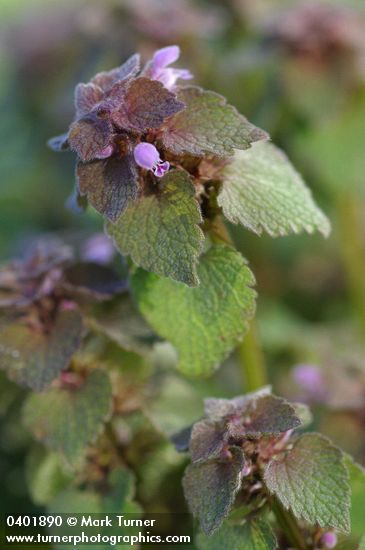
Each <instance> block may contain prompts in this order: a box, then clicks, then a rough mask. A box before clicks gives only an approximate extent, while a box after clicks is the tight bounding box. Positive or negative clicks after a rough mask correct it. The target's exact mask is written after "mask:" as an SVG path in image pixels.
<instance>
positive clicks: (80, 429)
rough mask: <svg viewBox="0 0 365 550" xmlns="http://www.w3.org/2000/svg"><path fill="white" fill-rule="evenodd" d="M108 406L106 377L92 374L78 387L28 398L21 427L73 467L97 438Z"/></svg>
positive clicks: (109, 386)
mask: <svg viewBox="0 0 365 550" xmlns="http://www.w3.org/2000/svg"><path fill="white" fill-rule="evenodd" d="M111 406H112V388H111V384H110V380H109V377H108V375H107V374H106V373H105V372H103V371H100V370H99V371H98V370H95V371H93V372H91V373H90V375H89V376H88V377H87V378H86V380H84V381H83V382H82V383H81V385H80V386H79V387H73V386H71V387H61V388H52V389H50V390H48V391H46V392H43V393H40V394H33V395H30V396H29V398H28V400H27V401H26V403H25V407H24V423H25V425H26V427H27V428H28V429H29V430H31V431H32V433H33V435H34V436H35V438H36V439H38V440H39V441H42V442H44V443H45V444H46V445H48V446H49V447H50V448H51V449H54V450H56V451H59V452H61V453H62V454H63V455H64V456H65V458H66V460H67V461H68V462H69V463H70V464H74V463H75V462H76V461H77V460H78V459H79V458H80V456H81V455H82V454H83V452H84V451H85V450H86V448H87V446H88V445H89V444H91V443H93V442H94V441H95V440H96V438H97V437H98V436H99V435H100V433H101V431H102V430H103V427H104V424H105V422H106V420H107V419H108V418H109V416H110V412H111Z"/></svg>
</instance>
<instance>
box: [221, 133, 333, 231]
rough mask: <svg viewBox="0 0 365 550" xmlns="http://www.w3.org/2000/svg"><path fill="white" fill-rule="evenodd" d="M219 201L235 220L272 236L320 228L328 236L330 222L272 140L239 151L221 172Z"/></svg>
mask: <svg viewBox="0 0 365 550" xmlns="http://www.w3.org/2000/svg"><path fill="white" fill-rule="evenodd" d="M222 178H223V185H222V189H221V192H220V195H219V196H218V204H219V205H220V206H221V207H222V208H223V213H224V215H225V216H226V218H227V219H228V220H229V221H231V222H232V223H241V224H242V225H244V226H245V227H247V228H248V229H250V230H251V231H253V232H254V233H257V234H258V235H261V233H262V232H263V231H266V232H267V233H268V234H269V235H271V236H272V237H277V236H280V235H288V234H290V233H299V232H301V231H303V230H305V231H307V232H308V233H312V232H313V231H315V230H318V231H320V232H321V233H322V234H323V235H325V236H327V235H328V234H329V232H330V224H329V221H328V219H327V218H326V216H325V215H324V214H323V212H322V211H321V210H320V209H319V208H318V207H317V205H316V204H315V202H314V200H313V198H312V194H311V192H310V191H309V189H308V188H307V187H306V186H305V184H304V181H303V179H302V177H301V176H300V174H298V172H297V171H296V170H295V169H294V167H293V166H292V164H291V163H290V162H289V160H288V159H287V157H286V156H285V155H284V153H283V152H282V151H280V149H278V148H277V147H275V146H274V145H273V144H272V143H258V144H256V145H254V146H253V147H252V148H251V149H249V150H248V151H237V152H236V155H235V157H234V159H233V162H232V163H231V164H228V165H227V166H226V167H225V168H224V169H223V171H222Z"/></svg>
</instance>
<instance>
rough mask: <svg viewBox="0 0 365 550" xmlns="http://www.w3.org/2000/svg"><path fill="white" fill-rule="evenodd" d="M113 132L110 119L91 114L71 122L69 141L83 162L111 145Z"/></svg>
mask: <svg viewBox="0 0 365 550" xmlns="http://www.w3.org/2000/svg"><path fill="white" fill-rule="evenodd" d="M112 133H113V127H112V124H111V122H110V121H109V120H107V119H105V118H98V117H97V116H96V115H94V114H89V115H85V116H84V117H83V118H81V119H79V120H76V121H75V122H74V123H73V124H71V126H70V132H69V134H68V143H69V145H70V148H71V149H72V151H75V153H77V155H78V156H79V157H80V159H81V160H82V161H83V162H88V161H90V160H93V159H95V158H96V157H97V156H98V155H100V154H101V153H102V151H103V150H104V149H105V148H106V147H107V145H109V143H110V140H111V136H112Z"/></svg>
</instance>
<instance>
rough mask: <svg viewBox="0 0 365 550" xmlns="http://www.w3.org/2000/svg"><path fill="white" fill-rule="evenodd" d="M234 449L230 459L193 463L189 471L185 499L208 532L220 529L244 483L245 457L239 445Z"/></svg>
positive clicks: (186, 475)
mask: <svg viewBox="0 0 365 550" xmlns="http://www.w3.org/2000/svg"><path fill="white" fill-rule="evenodd" d="M231 452H232V457H231V458H230V459H227V460H224V461H223V460H222V461H219V462H218V461H211V462H204V463H202V464H190V465H189V466H188V467H187V468H186V470H185V474H184V478H183V487H184V493H185V498H186V500H187V502H188V505H189V508H190V510H191V512H192V514H193V515H194V517H196V518H197V519H198V520H199V522H200V526H201V528H202V530H203V531H204V533H205V534H206V535H210V534H212V533H213V532H214V531H216V530H217V529H218V527H219V526H220V525H221V523H222V521H223V520H224V518H225V517H226V516H227V515H228V514H229V512H230V510H231V508H232V506H233V503H234V500H235V498H236V494H237V492H238V491H239V489H240V486H241V470H242V468H243V465H244V456H243V453H242V450H241V449H239V448H238V447H233V448H232V449H231Z"/></svg>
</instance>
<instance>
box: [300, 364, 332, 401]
mask: <svg viewBox="0 0 365 550" xmlns="http://www.w3.org/2000/svg"><path fill="white" fill-rule="evenodd" d="M292 376H293V379H294V382H295V383H296V384H297V386H298V387H299V388H301V390H302V391H303V395H302V396H301V397H300V399H301V400H303V401H304V402H310V401H323V400H324V399H325V398H326V396H327V387H326V380H325V377H324V375H323V371H322V370H321V369H320V368H319V367H317V366H316V365H311V364H306V363H303V364H300V365H296V366H295V367H294V369H293V372H292Z"/></svg>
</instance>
